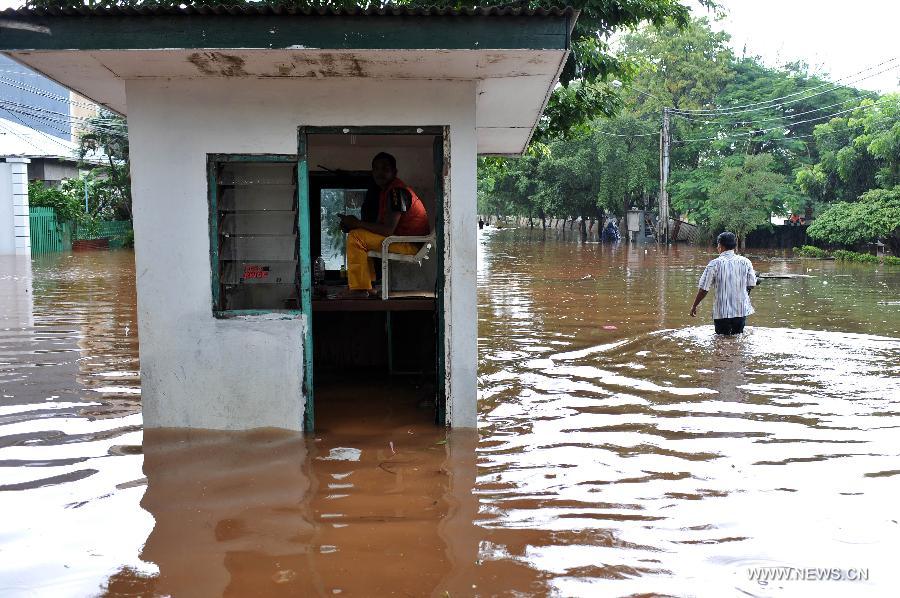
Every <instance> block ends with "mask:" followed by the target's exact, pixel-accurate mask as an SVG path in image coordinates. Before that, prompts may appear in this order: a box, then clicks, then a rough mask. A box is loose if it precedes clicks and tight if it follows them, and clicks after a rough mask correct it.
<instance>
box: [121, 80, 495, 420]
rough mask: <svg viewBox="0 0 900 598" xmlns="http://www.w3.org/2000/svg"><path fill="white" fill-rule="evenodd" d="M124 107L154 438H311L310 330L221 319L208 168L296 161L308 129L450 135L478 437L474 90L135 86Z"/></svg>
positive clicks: (463, 353) (462, 400)
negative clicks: (227, 156)
mask: <svg viewBox="0 0 900 598" xmlns="http://www.w3.org/2000/svg"><path fill="white" fill-rule="evenodd" d="M126 94H127V102H128V122H129V136H130V143H131V159H132V191H133V198H134V229H135V253H136V261H137V264H136V267H137V287H138V288H137V290H138V297H139V301H138V324H139V332H140V354H141V385H142V395H143V411H144V423H145V425H146V426H148V427H160V426H166V427H168V426H171V427H200V428H213V429H244V428H254V427H269V426H271V427H279V428H288V429H295V430H300V429H302V423H303V409H304V400H303V398H302V397H301V393H300V389H301V385H302V379H303V349H304V348H303V331H304V327H305V326H307V325H308V320H307V317H306V316H305V315H304V316H300V317H297V318H294V319H287V320H285V319H273V318H272V317H267V316H250V317H245V318H237V319H227V320H223V319H216V318H214V317H213V313H212V307H211V305H212V295H211V286H210V276H211V272H210V261H209V232H208V231H209V207H208V203H207V174H206V173H207V171H206V156H207V154H211V153H233V154H261V153H268V154H294V153H296V152H297V128H298V126H301V125H307V126H354V125H356V126H371V125H373V124H377V125H379V126H417V125H426V126H427V125H446V126H449V130H450V192H449V195H448V196H446V197H445V198H444V214H443V217H444V218H445V239H444V249H445V254H444V263H445V280H446V281H448V284H447V285H446V288H445V290H444V292H445V314H444V323H445V330H444V332H445V345H446V347H445V353H446V360H447V363H446V371H447V379H446V380H445V381H444V383H445V384H446V387H445V388H446V393H447V416H448V417H447V418H448V423H449V425H451V426H454V427H474V426H475V423H476V396H477V388H476V375H477V370H476V359H477V314H476V304H475V299H476V293H475V277H476V245H477V243H476V231H477V222H476V216H475V213H476V209H475V197H476V151H477V148H476V135H475V98H476V84H475V82H472V81H421V80H419V81H400V80H389V79H388V80H384V79H381V80H379V79H354V80H316V79H313V80H308V79H303V80H298V79H287V80H254V81H252V84H251V83H250V82H248V81H246V80H241V79H206V80H176V81H165V80H131V81H126ZM399 166H400V168H401V169H402V165H399ZM450 281H452V285H451V284H449V282H450Z"/></svg>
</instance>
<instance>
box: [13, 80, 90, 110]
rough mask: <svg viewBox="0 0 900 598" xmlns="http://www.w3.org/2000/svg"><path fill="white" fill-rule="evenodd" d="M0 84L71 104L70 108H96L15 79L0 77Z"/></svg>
mask: <svg viewBox="0 0 900 598" xmlns="http://www.w3.org/2000/svg"><path fill="white" fill-rule="evenodd" d="M0 84H3V85H7V86H9V87H13V88H15V89H19V90H21V91H27V92H29V93H33V94H35V95H38V96H41V97H45V98H48V99H51V100H56V101H58V102H65V103H67V104H71V105H72V106H81V107H82V108H92V109H96V108H97V105H96V104H91V103H88V102H79V101H76V100H72V99H71V98H68V97H65V96H61V95H59V94H56V93H53V92H52V91H47V90H46V89H41V88H39V87H34V86H33V85H28V84H27V83H22V82H21V81H16V80H15V79H8V78H6V77H3V76H0Z"/></svg>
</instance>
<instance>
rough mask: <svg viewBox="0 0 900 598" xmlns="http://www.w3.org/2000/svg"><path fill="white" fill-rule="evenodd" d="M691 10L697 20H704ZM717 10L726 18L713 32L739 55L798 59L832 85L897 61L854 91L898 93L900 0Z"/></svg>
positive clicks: (781, 0)
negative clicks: (725, 34) (824, 74)
mask: <svg viewBox="0 0 900 598" xmlns="http://www.w3.org/2000/svg"><path fill="white" fill-rule="evenodd" d="M692 3H693V2H692ZM694 4H695V6H697V7H698V8H696V9H695V13H696V14H697V15H707V14H708V13H707V12H706V10H705V9H701V8H699V5H698V4H696V3H694ZM719 4H722V5H723V6H724V7H725V8H726V10H727V11H728V16H727V17H726V18H725V19H723V20H722V21H719V22H718V23H715V24H714V25H713V27H715V28H717V29H721V30H725V31H727V32H728V33H730V34H731V37H732V40H731V43H732V46H733V48H734V50H735V52H736V53H737V54H738V55H740V54H741V53H742V52H743V48H744V46H745V45H746V47H747V54H748V55H759V56H761V57H762V58H763V60H764V62H765V63H766V64H768V65H771V66H775V65H778V64H782V63H784V62H789V61H793V60H798V59H802V60H805V61H806V62H808V63H809V64H810V66H811V67H815V68H816V69H818V70H820V71H824V72H827V73H829V74H830V75H831V77H832V78H833V79H838V78H841V77H845V76H847V75H852V74H854V73H857V72H859V71H861V70H863V69H865V68H868V67H870V66H874V65H876V64H879V63H881V62H884V61H886V60H889V59H891V58H895V57H896V58H898V60H896V61H894V62H892V63H890V64H886V65H884V66H882V67H881V68H878V69H875V70H872V71H868V72H866V73H864V74H862V75H860V76H867V75H871V74H874V73H875V72H877V71H881V70H884V69H885V68H890V67H893V68H891V70H890V71H888V72H885V73H882V74H880V75H877V76H874V77H871V78H868V79H865V80H860V81H858V82H857V83H855V84H853V85H854V86H855V87H861V88H863V89H871V90H875V91H880V92H891V91H900V85H898V77H900V34H898V27H900V0H849V1H848V0H719ZM854 80H855V78H852V79H849V80H847V81H846V83H848V84H849V83H851V82H852V81H854ZM843 82H844V81H842V83H843Z"/></svg>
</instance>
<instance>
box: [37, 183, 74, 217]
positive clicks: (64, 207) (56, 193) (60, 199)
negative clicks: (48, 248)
mask: <svg viewBox="0 0 900 598" xmlns="http://www.w3.org/2000/svg"><path fill="white" fill-rule="evenodd" d="M28 204H29V205H30V206H32V207H35V208H40V207H43V208H53V209H54V210H55V211H56V217H57V218H58V219H59V220H60V221H72V222H77V221H78V220H79V219H81V218H82V217H83V216H84V202H83V201H82V200H79V198H78V197H77V196H76V195H74V194H73V193H71V192H70V191H69V190H63V189H61V188H59V187H46V186H45V185H44V183H42V182H41V181H30V182H29V183H28Z"/></svg>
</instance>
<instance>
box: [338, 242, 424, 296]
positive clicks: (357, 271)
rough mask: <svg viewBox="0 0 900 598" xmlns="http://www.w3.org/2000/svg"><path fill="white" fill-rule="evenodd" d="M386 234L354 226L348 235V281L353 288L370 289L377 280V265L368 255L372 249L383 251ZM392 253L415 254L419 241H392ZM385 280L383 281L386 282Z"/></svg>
mask: <svg viewBox="0 0 900 598" xmlns="http://www.w3.org/2000/svg"><path fill="white" fill-rule="evenodd" d="M384 239H385V237H384V235H379V234H378V233H373V232H371V231H367V230H365V229H364V228H354V229H353V230H352V231H350V233H349V234H348V235H347V283H348V285H349V286H350V288H351V289H353V290H369V289H371V288H372V281H373V280H375V265H374V264H373V263H372V259H371V258H370V257H369V256H368V252H370V251H379V252H380V251H381V243H382V241H384ZM389 249H390V252H391V253H403V254H405V255H414V254H416V253H418V251H419V245H418V244H417V243H391V246H390V247H389ZM384 282H385V281H382V284H384Z"/></svg>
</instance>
